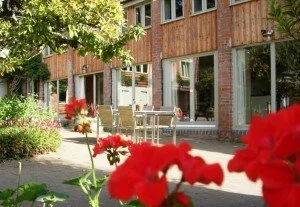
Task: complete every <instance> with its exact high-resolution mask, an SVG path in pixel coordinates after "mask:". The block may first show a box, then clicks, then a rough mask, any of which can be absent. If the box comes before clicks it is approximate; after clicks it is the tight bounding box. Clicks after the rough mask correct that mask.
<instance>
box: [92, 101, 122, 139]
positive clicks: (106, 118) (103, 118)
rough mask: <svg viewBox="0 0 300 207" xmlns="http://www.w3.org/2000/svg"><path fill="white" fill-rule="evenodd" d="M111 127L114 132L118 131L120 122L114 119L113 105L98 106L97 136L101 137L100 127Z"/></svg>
mask: <svg viewBox="0 0 300 207" xmlns="http://www.w3.org/2000/svg"><path fill="white" fill-rule="evenodd" d="M100 126H102V127H107V128H111V131H112V134H114V133H115V132H118V124H117V123H116V120H115V119H114V115H113V110H112V106H111V105H99V106H98V120H97V137H99V127H100Z"/></svg>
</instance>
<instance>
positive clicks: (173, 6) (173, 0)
mask: <svg viewBox="0 0 300 207" xmlns="http://www.w3.org/2000/svg"><path fill="white" fill-rule="evenodd" d="M176 1H177V0H171V18H170V19H166V18H165V0H163V1H161V22H162V23H166V22H171V21H176V20H179V19H182V18H184V1H185V0H182V16H180V17H176Z"/></svg>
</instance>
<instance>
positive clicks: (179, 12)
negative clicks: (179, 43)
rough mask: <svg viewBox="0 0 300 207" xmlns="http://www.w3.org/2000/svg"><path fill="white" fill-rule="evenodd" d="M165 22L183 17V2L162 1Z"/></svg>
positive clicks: (175, 0)
mask: <svg viewBox="0 0 300 207" xmlns="http://www.w3.org/2000/svg"><path fill="white" fill-rule="evenodd" d="M162 10H163V12H162V14H163V21H169V20H173V19H177V18H180V17H182V16H183V0H163V1H162Z"/></svg>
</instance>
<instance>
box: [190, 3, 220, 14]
mask: <svg viewBox="0 0 300 207" xmlns="http://www.w3.org/2000/svg"><path fill="white" fill-rule="evenodd" d="M201 1H202V10H201V11H195V0H192V14H199V13H204V12H208V11H212V10H216V8H217V0H214V1H215V7H213V8H209V9H207V0H201Z"/></svg>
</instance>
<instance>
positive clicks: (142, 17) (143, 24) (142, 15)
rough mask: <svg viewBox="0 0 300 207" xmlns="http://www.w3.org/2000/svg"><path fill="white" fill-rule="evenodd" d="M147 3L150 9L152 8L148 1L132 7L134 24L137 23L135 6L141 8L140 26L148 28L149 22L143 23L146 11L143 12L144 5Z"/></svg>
mask: <svg viewBox="0 0 300 207" xmlns="http://www.w3.org/2000/svg"><path fill="white" fill-rule="evenodd" d="M147 5H150V9H151V8H152V5H151V3H150V2H148V3H145V4H141V5H138V6H136V7H135V8H134V24H138V23H137V21H136V20H137V19H136V9H137V8H140V9H141V26H142V27H144V28H149V27H151V22H150V25H147V26H146V25H145V22H146V12H145V6H147ZM151 20H152V11H151Z"/></svg>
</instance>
